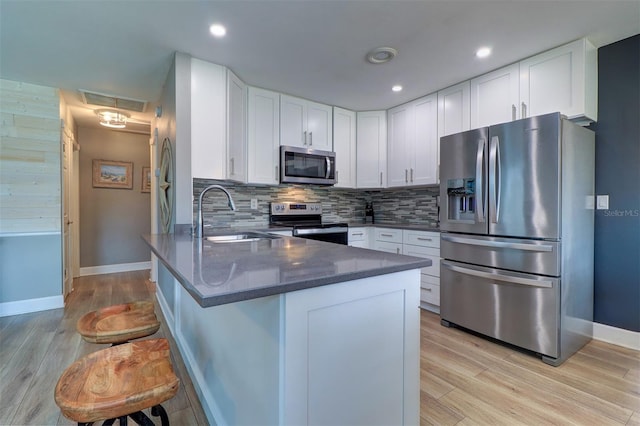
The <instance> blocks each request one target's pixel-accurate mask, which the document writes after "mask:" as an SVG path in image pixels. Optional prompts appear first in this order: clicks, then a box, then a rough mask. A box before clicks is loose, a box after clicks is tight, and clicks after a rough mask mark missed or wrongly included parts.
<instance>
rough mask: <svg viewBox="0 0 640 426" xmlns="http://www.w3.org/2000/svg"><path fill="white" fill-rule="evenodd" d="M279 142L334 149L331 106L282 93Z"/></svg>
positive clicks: (325, 149)
mask: <svg viewBox="0 0 640 426" xmlns="http://www.w3.org/2000/svg"><path fill="white" fill-rule="evenodd" d="M280 145H289V146H299V147H303V148H311V149H320V150H324V151H332V150H333V120H332V107H331V106H329V105H324V104H320V103H317V102H312V101H308V100H306V99H300V98H295V97H293V96H287V95H281V96H280Z"/></svg>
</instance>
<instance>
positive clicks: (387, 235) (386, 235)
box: [380, 234, 393, 237]
mask: <svg viewBox="0 0 640 426" xmlns="http://www.w3.org/2000/svg"><path fill="white" fill-rule="evenodd" d="M380 236H381V237H393V235H391V234H380Z"/></svg>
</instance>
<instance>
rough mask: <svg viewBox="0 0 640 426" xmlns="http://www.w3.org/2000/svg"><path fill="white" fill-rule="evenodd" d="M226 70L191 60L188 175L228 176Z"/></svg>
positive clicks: (222, 177) (210, 177)
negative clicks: (189, 168) (189, 173)
mask: <svg viewBox="0 0 640 426" xmlns="http://www.w3.org/2000/svg"><path fill="white" fill-rule="evenodd" d="M226 71H227V70H226V68H225V67H223V66H220V65H216V64H212V63H210V62H206V61H201V60H199V59H195V58H191V175H192V177H195V178H203V179H226V176H227V167H226V166H227V125H226V117H227V113H226V108H227V79H226Z"/></svg>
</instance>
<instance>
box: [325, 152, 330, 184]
mask: <svg viewBox="0 0 640 426" xmlns="http://www.w3.org/2000/svg"><path fill="white" fill-rule="evenodd" d="M324 160H325V161H326V162H327V175H326V176H325V177H324V178H325V179H329V176H331V159H330V158H329V157H324Z"/></svg>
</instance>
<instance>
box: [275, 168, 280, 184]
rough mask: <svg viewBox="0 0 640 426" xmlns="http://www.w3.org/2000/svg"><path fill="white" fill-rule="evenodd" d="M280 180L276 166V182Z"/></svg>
mask: <svg viewBox="0 0 640 426" xmlns="http://www.w3.org/2000/svg"><path fill="white" fill-rule="evenodd" d="M279 180H280V176H279V175H278V166H276V182H278V181H279Z"/></svg>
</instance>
